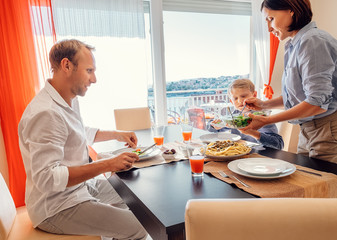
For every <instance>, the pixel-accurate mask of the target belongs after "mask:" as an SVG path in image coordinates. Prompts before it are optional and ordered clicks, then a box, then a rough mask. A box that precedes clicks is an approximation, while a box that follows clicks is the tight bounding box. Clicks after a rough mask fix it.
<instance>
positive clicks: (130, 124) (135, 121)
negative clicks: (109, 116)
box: [114, 107, 151, 131]
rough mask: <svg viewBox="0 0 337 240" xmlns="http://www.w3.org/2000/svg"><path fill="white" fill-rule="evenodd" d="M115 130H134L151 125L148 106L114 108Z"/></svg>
mask: <svg viewBox="0 0 337 240" xmlns="http://www.w3.org/2000/svg"><path fill="white" fill-rule="evenodd" d="M114 114H115V123H116V129H117V130H124V131H135V130H141V129H147V128H150V127H151V116H150V110H149V108H148V107H141V108H123V109H115V110H114Z"/></svg>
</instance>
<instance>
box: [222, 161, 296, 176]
mask: <svg viewBox="0 0 337 240" xmlns="http://www.w3.org/2000/svg"><path fill="white" fill-rule="evenodd" d="M269 159H272V158H269ZM244 161H249V158H245V159H239V160H234V161H232V162H230V163H228V168H229V170H231V171H232V172H235V173H237V174H239V175H242V176H245V177H250V178H256V179H274V178H282V177H286V176H289V175H290V174H293V173H294V172H295V171H296V167H295V166H294V165H293V164H291V163H288V162H285V164H286V169H285V170H284V171H283V172H280V173H279V174H274V175H254V174H250V173H247V172H245V171H242V170H241V169H240V168H238V164H239V163H241V162H244ZM280 161H282V160H280Z"/></svg>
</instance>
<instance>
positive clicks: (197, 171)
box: [187, 143, 206, 177]
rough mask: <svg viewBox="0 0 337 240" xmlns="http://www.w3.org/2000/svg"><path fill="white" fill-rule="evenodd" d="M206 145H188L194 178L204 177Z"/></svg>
mask: <svg viewBox="0 0 337 240" xmlns="http://www.w3.org/2000/svg"><path fill="white" fill-rule="evenodd" d="M205 150H206V145H204V144H193V143H190V144H187V154H188V158H189V160H190V166H191V173H192V177H202V176H204V162H205V152H206V151H205Z"/></svg>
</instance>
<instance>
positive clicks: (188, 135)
mask: <svg viewBox="0 0 337 240" xmlns="http://www.w3.org/2000/svg"><path fill="white" fill-rule="evenodd" d="M180 127H181V132H182V135H183V140H184V143H189V142H191V139H192V130H193V122H191V123H181V124H180Z"/></svg>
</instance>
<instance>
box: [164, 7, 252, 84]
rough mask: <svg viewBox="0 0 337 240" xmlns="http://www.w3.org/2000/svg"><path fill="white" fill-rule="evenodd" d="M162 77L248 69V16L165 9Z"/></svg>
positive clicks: (205, 74) (178, 78)
mask: <svg viewBox="0 0 337 240" xmlns="http://www.w3.org/2000/svg"><path fill="white" fill-rule="evenodd" d="M163 18H164V39H165V64H166V81H167V82H171V81H178V80H181V79H188V78H197V77H219V76H227V75H236V74H240V75H243V74H248V73H249V67H250V64H249V60H250V17H249V16H236V15H223V14H205V13H186V12H183V13H181V12H172V11H165V12H164V15H163Z"/></svg>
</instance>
